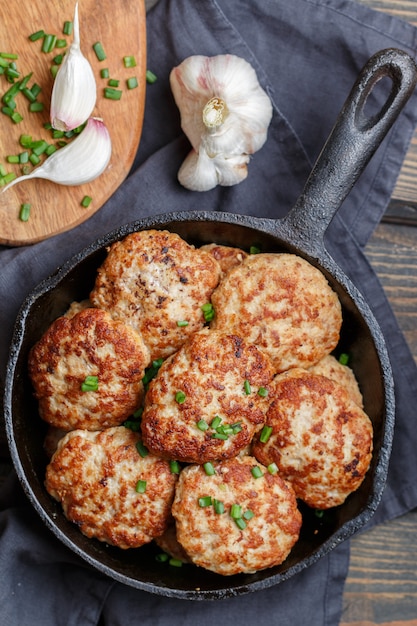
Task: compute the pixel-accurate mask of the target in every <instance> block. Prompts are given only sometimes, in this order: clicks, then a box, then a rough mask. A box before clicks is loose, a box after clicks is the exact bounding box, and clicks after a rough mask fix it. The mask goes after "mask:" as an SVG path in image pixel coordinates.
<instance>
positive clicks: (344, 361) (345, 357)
mask: <svg viewBox="0 0 417 626" xmlns="http://www.w3.org/2000/svg"><path fill="white" fill-rule="evenodd" d="M339 363H341V364H342V365H347V364H348V363H349V355H348V354H347V353H346V352H342V354H341V355H340V356H339Z"/></svg>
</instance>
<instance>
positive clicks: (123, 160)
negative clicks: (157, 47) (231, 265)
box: [0, 0, 146, 246]
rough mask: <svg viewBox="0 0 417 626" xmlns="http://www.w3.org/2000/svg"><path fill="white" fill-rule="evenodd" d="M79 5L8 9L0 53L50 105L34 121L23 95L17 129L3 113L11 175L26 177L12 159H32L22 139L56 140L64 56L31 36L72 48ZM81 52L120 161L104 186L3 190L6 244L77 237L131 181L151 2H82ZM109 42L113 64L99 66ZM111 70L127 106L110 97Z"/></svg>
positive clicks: (4, 8) (56, 2) (56, 1)
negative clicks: (59, 62) (56, 66)
mask: <svg viewBox="0 0 417 626" xmlns="http://www.w3.org/2000/svg"><path fill="white" fill-rule="evenodd" d="M74 7H75V0H48V2H45V1H44V0H32V1H31V2H26V3H24V6H23V4H22V3H21V4H20V9H19V7H17V6H16V5H15V3H13V2H2V3H0V25H1V27H0V52H12V53H17V54H18V59H17V61H16V63H17V68H18V70H19V71H20V72H21V74H22V77H23V76H25V75H26V74H29V73H30V72H31V71H33V76H32V78H31V81H30V82H29V86H32V85H33V83H37V84H38V85H40V86H41V87H42V92H41V94H40V95H39V96H38V100H39V101H41V102H43V103H44V110H43V112H40V113H29V111H28V100H27V99H26V98H25V97H24V96H23V95H22V94H18V95H17V97H16V105H17V110H19V112H20V113H21V114H22V115H23V121H21V122H20V123H18V124H14V123H13V122H12V120H11V119H10V118H9V117H7V116H6V115H4V114H2V113H0V164H3V166H4V167H5V169H6V170H7V172H12V171H14V172H15V173H16V174H18V175H21V167H22V166H21V165H14V164H9V163H7V156H8V155H16V154H19V153H20V152H22V151H24V148H22V147H21V146H20V145H19V138H20V136H21V135H22V134H28V135H31V136H32V137H33V139H45V140H46V141H48V142H49V143H53V142H54V141H55V140H54V139H53V138H52V135H51V131H48V130H46V129H45V128H44V127H43V125H44V124H45V123H47V122H49V111H50V97H51V91H52V85H53V77H52V73H51V69H50V68H51V65H53V63H54V62H53V59H54V57H55V56H56V55H57V54H59V53H60V52H62V50H59V49H57V48H55V50H54V51H53V52H51V53H45V52H42V51H41V47H42V40H39V41H36V42H31V41H30V40H29V38H28V37H29V35H31V34H32V33H34V32H36V31H38V30H43V31H45V33H48V34H54V35H56V36H57V37H58V38H59V39H66V40H67V41H68V45H70V44H71V42H72V35H71V36H66V35H64V34H63V26H64V22H65V21H72V20H73V15H74ZM78 11H79V23H80V40H81V50H82V52H83V54H84V56H86V57H87V58H88V60H89V61H90V63H91V66H92V68H93V71H94V74H95V77H96V83H97V103H96V107H95V110H94V111H93V114H92V115H94V116H97V117H101V118H102V119H103V120H104V122H105V124H106V126H107V128H108V129H109V132H110V135H111V139H112V157H111V160H110V163H109V166H108V167H107V169H106V171H105V172H104V173H103V174H102V175H101V176H100V177H99V178H97V179H96V180H94V181H92V182H91V183H87V184H84V185H79V186H68V187H67V186H62V185H56V184H54V183H51V182H49V181H45V180H40V179H33V180H27V181H23V182H21V183H19V184H18V185H15V186H13V187H11V188H10V189H9V190H7V191H6V192H3V193H2V189H1V188H0V244H3V245H8V246H19V245H25V244H32V243H35V242H37V241H40V240H43V239H46V238H47V237H50V236H52V235H55V234H57V233H60V232H63V231H66V230H69V229H71V228H73V227H74V226H76V225H78V224H80V223H81V222H83V221H85V220H86V219H88V218H89V217H90V216H91V215H92V214H93V213H95V212H96V211H98V210H99V209H100V207H101V206H102V205H103V204H104V202H105V201H106V200H107V199H108V198H109V197H110V196H111V194H112V193H113V192H114V191H115V190H116V189H117V188H118V187H119V186H120V184H121V183H122V181H123V180H124V178H125V177H126V176H127V174H128V172H129V170H130V167H131V165H132V162H133V159H134V157H135V154H136V150H137V148H138V145H139V140H140V135H141V132H142V122H143V114H144V106H145V86H146V12H145V3H144V2H143V0H135V1H134V2H132V1H131V0H100V2H97V0H79V3H78ZM96 42H101V43H102V45H103V48H104V51H105V53H106V56H107V58H106V59H105V60H104V61H99V60H98V59H97V56H96V53H95V52H94V50H93V44H95V43H96ZM132 55H133V56H134V57H135V59H136V63H137V65H136V67H133V68H126V67H125V66H124V63H123V57H124V56H132ZM103 68H108V69H109V73H110V78H113V79H117V80H119V81H120V83H119V87H118V88H119V89H121V90H122V97H121V99H120V100H109V99H107V98H105V97H104V88H105V87H106V86H107V80H106V79H103V78H102V77H101V75H100V71H101V70H102V69H103ZM133 76H136V78H137V81H138V87H137V88H135V89H130V90H129V89H127V85H126V80H127V79H128V78H131V77H133ZM9 86H10V85H9V84H8V83H7V81H6V78H5V76H4V75H3V76H0V97H1V96H2V95H3V94H4V92H5V91H6V90H7V89H8V87H9ZM84 196H91V198H92V202H91V204H90V206H89V207H88V208H84V207H83V206H81V201H82V199H83V198H84ZM23 203H29V204H30V205H31V210H30V218H29V220H28V221H26V222H23V221H21V220H20V219H19V210H20V206H21V205H22V204H23Z"/></svg>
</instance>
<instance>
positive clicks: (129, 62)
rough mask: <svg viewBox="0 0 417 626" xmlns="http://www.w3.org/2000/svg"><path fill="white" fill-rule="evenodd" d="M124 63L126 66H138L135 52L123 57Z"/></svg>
mask: <svg viewBox="0 0 417 626" xmlns="http://www.w3.org/2000/svg"><path fill="white" fill-rule="evenodd" d="M123 65H124V66H125V67H136V59H135V57H134V56H133V54H131V55H129V56H125V57H123Z"/></svg>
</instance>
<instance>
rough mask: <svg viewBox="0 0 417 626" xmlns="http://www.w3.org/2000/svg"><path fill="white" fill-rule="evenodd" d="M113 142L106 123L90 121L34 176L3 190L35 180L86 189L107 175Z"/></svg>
mask: <svg viewBox="0 0 417 626" xmlns="http://www.w3.org/2000/svg"><path fill="white" fill-rule="evenodd" d="M111 150H112V145H111V138H110V134H109V131H108V130H107V128H106V126H105V124H104V122H103V120H101V119H99V118H97V117H90V119H89V120H88V122H87V124H86V126H85V128H84V130H83V131H82V132H81V133H80V134H79V135H78V136H77V137H76V138H75V139H74V140H73V141H72V142H71V143H69V144H67V145H66V146H64V147H63V148H60V149H59V150H57V151H56V152H54V153H53V154H51V155H50V156H49V157H48V158H47V159H46V160H45V161H44V162H43V163H42V165H40V166H39V167H37V168H36V169H34V170H32V172H30V174H26V175H25V176H19V177H18V178H15V179H14V180H13V181H12V182H11V183H9V184H8V185H6V186H5V187H3V193H4V192H5V191H7V189H9V188H10V187H13V185H16V184H18V183H21V182H23V181H25V180H29V179H31V178H44V179H46V180H50V181H52V182H53V183H57V184H59V185H68V186H71V185H82V184H84V183H89V182H90V181H92V180H94V179H95V178H97V177H98V176H100V174H102V173H103V172H104V170H105V169H106V167H107V165H108V164H109V161H110V157H111Z"/></svg>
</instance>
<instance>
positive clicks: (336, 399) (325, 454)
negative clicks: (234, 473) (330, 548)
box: [252, 368, 373, 509]
mask: <svg viewBox="0 0 417 626" xmlns="http://www.w3.org/2000/svg"><path fill="white" fill-rule="evenodd" d="M270 399H271V405H270V409H269V411H268V414H267V418H266V424H267V425H268V426H270V427H271V428H272V434H271V436H270V438H269V439H268V441H267V442H266V443H262V442H261V441H260V440H259V438H257V437H256V438H255V441H254V445H253V447H252V452H253V454H254V455H255V457H256V458H257V459H258V460H259V461H260V462H261V463H264V464H266V465H268V464H269V463H273V462H274V463H276V464H277V465H278V468H279V471H280V474H281V475H282V476H283V478H285V479H286V480H288V481H289V482H290V483H291V484H292V486H293V487H294V491H295V493H296V494H297V497H298V498H300V499H301V500H303V501H304V502H306V504H308V505H309V506H311V507H313V508H318V509H326V508H330V507H333V506H338V505H340V504H342V503H343V502H344V501H345V499H346V498H347V496H348V495H349V494H350V493H352V492H353V491H355V490H356V489H358V487H359V486H360V485H361V483H362V481H363V479H364V477H365V474H366V472H367V470H368V468H369V464H370V462H371V457H372V435H373V432H372V424H371V421H370V419H369V417H368V416H367V415H366V414H365V413H364V412H363V411H362V409H360V408H359V407H358V405H357V404H356V403H355V402H354V401H353V400H352V399H351V398H350V397H349V395H348V392H347V391H346V389H345V388H344V387H342V386H341V385H339V384H338V383H336V382H334V381H332V380H330V379H329V378H326V377H325V376H320V375H317V374H312V373H311V372H308V371H306V370H303V369H301V368H295V369H293V370H290V371H288V372H285V373H284V374H280V375H278V376H276V378H275V379H274V381H273V382H272V383H271V385H270Z"/></svg>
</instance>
